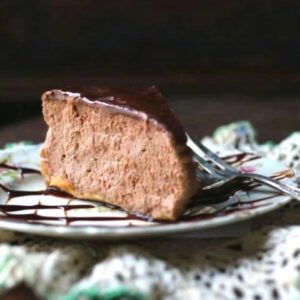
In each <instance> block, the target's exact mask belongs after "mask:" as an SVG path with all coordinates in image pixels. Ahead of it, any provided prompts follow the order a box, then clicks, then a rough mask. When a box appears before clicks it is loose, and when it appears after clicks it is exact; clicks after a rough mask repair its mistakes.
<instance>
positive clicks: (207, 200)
mask: <svg viewBox="0 0 300 300" xmlns="http://www.w3.org/2000/svg"><path fill="white" fill-rule="evenodd" d="M248 155H249V153H242V154H237V155H231V156H227V157H225V158H224V159H225V160H227V161H228V162H230V163H235V164H236V163H239V162H240V161H242V162H243V163H244V162H245V158H246V157H247V156H248ZM257 158H259V157H257V156H253V155H252V156H249V158H248V160H247V161H250V160H254V159H257ZM0 168H6V169H11V170H16V171H18V172H19V173H20V175H21V177H22V178H23V176H24V174H40V171H39V170H36V169H32V168H25V167H24V168H23V167H16V166H11V165H8V164H5V163H0ZM291 176H292V172H291V171H289V170H285V171H283V172H279V173H277V174H274V175H273V176H271V177H272V178H275V179H283V178H286V177H291ZM258 186H260V184H253V183H250V182H249V183H245V182H244V181H239V179H237V181H236V182H233V184H232V186H229V187H228V191H224V190H223V191H222V196H221V195H220V193H218V192H216V194H213V193H212V192H211V191H205V190H202V191H200V192H199V193H198V194H197V195H196V196H195V197H193V198H192V199H191V201H190V202H189V203H188V205H187V208H193V207H195V206H197V205H206V204H207V205H213V204H217V203H221V202H225V201H227V200H228V198H229V197H230V196H231V195H232V194H234V193H235V192H236V191H238V190H244V191H246V192H248V191H250V190H252V189H254V188H256V187H258ZM0 188H2V189H3V190H4V191H5V192H6V193H7V195H8V199H7V202H8V201H9V200H11V199H12V198H14V197H20V196H34V195H51V196H55V197H60V198H68V199H70V201H69V202H68V204H67V205H43V204H41V203H40V202H39V203H38V204H36V205H7V204H5V205H0V211H1V212H2V213H3V214H4V215H3V216H0V220H1V219H2V220H3V219H5V220H11V221H21V222H28V223H31V222H34V223H35V224H44V223H42V221H65V224H66V225H67V226H68V225H70V224H71V223H72V222H75V221H125V220H130V221H133V220H142V221H148V222H152V221H154V220H153V219H152V218H151V217H149V216H144V215H139V214H134V213H128V212H126V214H127V216H121V217H69V216H67V211H69V210H72V209H89V208H96V207H97V206H94V205H92V204H79V205H72V204H71V202H72V200H74V199H75V198H74V197H73V196H72V195H70V194H68V193H66V192H64V191H61V190H58V189H57V188H55V187H48V188H47V189H45V190H40V191H22V190H12V189H10V188H8V187H7V186H5V185H3V184H0ZM280 195H281V194H279V193H277V194H273V195H270V196H267V197H264V198H260V199H256V200H253V201H247V202H241V203H239V202H238V203H234V204H231V205H230V206H229V207H226V208H225V209H224V210H223V211H221V212H216V213H210V214H201V215H196V216H182V217H180V218H179V219H178V220H177V221H176V223H178V222H191V221H200V220H207V219H211V218H215V217H221V216H226V215H229V214H232V213H234V212H238V211H247V210H251V209H254V208H258V207H262V206H266V205H269V204H268V203H262V204H260V205H255V204H258V203H259V202H262V201H265V200H268V199H272V198H275V197H278V196H280ZM101 204H102V205H103V206H105V207H108V208H112V209H118V210H121V211H124V210H123V209H122V208H120V207H118V206H115V205H112V204H108V203H105V202H101ZM245 206H246V207H245ZM44 209H61V210H63V212H64V216H58V217H52V216H41V215H38V214H37V213H36V212H37V210H44ZM26 210H27V211H28V210H34V213H27V214H19V213H18V214H13V212H20V211H26ZM155 221H158V222H159V224H170V223H174V222H171V221H165V220H155ZM44 225H45V224H44ZM47 225H49V224H47ZM128 226H130V227H132V226H133V225H132V224H129V225H128Z"/></svg>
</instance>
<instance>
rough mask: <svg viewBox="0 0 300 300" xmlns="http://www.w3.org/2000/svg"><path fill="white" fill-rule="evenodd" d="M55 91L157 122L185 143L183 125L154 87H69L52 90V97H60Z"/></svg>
mask: <svg viewBox="0 0 300 300" xmlns="http://www.w3.org/2000/svg"><path fill="white" fill-rule="evenodd" d="M55 91H59V92H61V93H64V94H68V95H69V96H71V97H78V99H79V100H81V101H83V102H85V103H87V104H91V105H103V106H106V107H108V108H111V109H113V110H115V111H116V112H117V113H123V114H128V115H130V116H133V117H138V118H141V119H145V120H150V121H154V122H157V123H158V124H159V125H160V126H162V127H163V128H165V129H166V130H167V131H168V132H170V133H171V134H172V135H173V137H174V139H175V140H176V141H177V142H180V143H184V144H185V143H186V135H185V130H184V128H183V126H182V125H181V123H180V122H179V120H178V119H177V118H176V116H175V115H174V114H173V112H172V109H171V108H170V106H169V104H168V102H167V101H166V100H165V99H164V98H163V97H162V95H161V93H160V92H159V90H158V89H157V88H156V87H155V86H152V87H149V88H136V87H135V88H96V87H87V88H78V87H77V88H73V87H69V88H66V89H64V91H62V90H53V91H52V92H53V96H57V95H55V94H56V93H55ZM66 91H67V92H66ZM51 96H52V95H51Z"/></svg>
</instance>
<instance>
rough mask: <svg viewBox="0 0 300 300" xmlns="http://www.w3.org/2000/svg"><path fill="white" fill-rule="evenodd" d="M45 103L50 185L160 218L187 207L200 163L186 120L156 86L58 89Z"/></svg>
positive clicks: (44, 163) (44, 159)
mask: <svg viewBox="0 0 300 300" xmlns="http://www.w3.org/2000/svg"><path fill="white" fill-rule="evenodd" d="M42 102H43V114H44V119H45V121H46V123H47V124H48V126H49V130H48V133H47V136H46V141H45V144H44V147H43V149H42V151H41V170H42V174H43V176H44V178H45V181H46V184H47V185H49V186H55V187H57V188H59V189H61V190H64V191H66V192H68V193H70V194H72V195H73V196H75V197H78V198H81V199H87V200H96V201H97V200H98V201H103V202H107V203H110V204H114V205H117V206H120V207H122V208H124V209H125V210H126V211H128V212H131V213H138V214H143V215H148V216H151V217H153V218H155V219H170V220H174V219H176V218H177V217H178V216H179V215H180V214H182V213H183V211H184V207H185V204H186V202H187V201H188V200H189V198H190V197H191V196H192V195H193V194H194V193H195V191H196V189H197V186H198V185H197V180H196V166H195V163H194V162H193V158H192V153H191V151H190V149H189V148H187V146H186V136H185V131H184V129H183V127H182V125H181V124H180V122H179V121H178V120H177V118H176V117H175V116H174V114H173V112H172V111H171V109H170V107H169V105H168V104H167V102H166V101H165V100H164V99H163V98H162V96H161V94H160V93H159V91H158V90H157V89H156V88H155V87H151V88H148V89H100V88H90V89H85V90H80V91H79V90H76V89H71V90H70V91H61V90H52V91H47V92H45V93H44V94H43V95H42Z"/></svg>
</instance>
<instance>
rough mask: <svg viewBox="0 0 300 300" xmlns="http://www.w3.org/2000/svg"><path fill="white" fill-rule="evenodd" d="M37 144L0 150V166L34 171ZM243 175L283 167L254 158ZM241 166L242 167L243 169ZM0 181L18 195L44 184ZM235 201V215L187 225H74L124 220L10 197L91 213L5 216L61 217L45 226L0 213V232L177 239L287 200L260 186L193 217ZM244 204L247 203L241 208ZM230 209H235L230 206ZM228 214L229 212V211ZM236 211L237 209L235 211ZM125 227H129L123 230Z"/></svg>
mask: <svg viewBox="0 0 300 300" xmlns="http://www.w3.org/2000/svg"><path fill="white" fill-rule="evenodd" d="M40 147H41V145H33V146H20V147H17V148H12V149H7V150H0V162H3V161H5V162H6V163H7V164H10V165H16V166H26V167H33V168H38V162H39V150H40ZM242 166H243V168H244V170H247V169H249V170H250V171H251V170H255V172H256V173H259V174H263V175H268V176H270V175H273V174H274V173H277V172H280V171H283V170H284V169H285V167H284V166H283V165H282V164H280V163H279V162H277V161H274V160H270V159H266V158H259V159H256V160H252V161H251V162H246V163H244V164H242ZM245 166H246V168H245ZM0 172H1V173H0V182H1V183H2V184H5V185H8V186H9V187H10V188H12V189H18V190H43V189H45V185H44V182H43V178H42V177H41V176H40V175H38V174H27V175H25V176H24V178H23V179H22V178H21V176H20V174H18V172H16V171H7V169H0ZM284 181H285V182H290V179H284ZM262 198H264V199H265V200H261V201H259V202H256V203H254V204H249V201H253V200H257V199H262ZM6 200H7V194H6V193H5V192H3V191H0V204H2V205H3V204H5V203H6ZM237 200H239V201H240V203H241V204H240V206H239V210H237V211H235V210H234V211H233V212H231V213H221V214H217V215H216V214H213V215H212V216H211V217H201V218H202V219H200V220H199V219H198V220H197V219H195V220H189V221H180V222H176V223H168V224H161V223H157V222H156V223H154V222H147V221H143V220H122V221H98V220H97V221H95V220H85V221H74V222H71V223H69V224H67V222H66V219H65V216H66V215H67V217H68V218H69V217H80V218H82V217H84V218H93V217H105V216H112V217H115V216H126V214H125V213H124V212H122V211H120V210H117V209H109V208H106V207H104V206H102V205H101V204H99V203H95V202H90V201H82V200H72V202H71V204H70V203H69V199H66V198H58V197H54V196H46V195H38V196H23V197H15V198H13V199H11V200H10V201H9V202H8V205H36V204H39V203H40V204H43V205H67V204H68V203H69V204H70V205H80V204H91V205H93V206H94V208H88V209H87V208H84V209H71V210H68V211H63V210H62V209H58V208H57V209H46V210H45V209H37V210H23V211H15V212H10V213H11V214H16V215H17V214H28V213H30V214H36V215H38V216H47V217H62V219H61V220H58V221H57V220H55V221H53V220H47V221H41V220H40V221H38V222H36V221H30V222H28V221H23V220H15V219H6V218H3V216H4V214H3V213H0V216H2V218H0V228H2V229H8V230H14V231H19V232H25V233H32V234H39V235H44V236H54V237H61V238H80V239H97V238H98V239H111V240H119V239H121V238H138V237H151V236H161V235H167V234H179V233H185V232H195V231H203V230H205V229H208V228H217V227H220V226H224V225H227V224H231V223H236V222H239V221H242V220H246V219H250V218H253V217H256V216H258V215H261V214H265V213H267V212H269V211H272V210H275V209H277V208H279V207H281V206H283V205H285V204H286V203H288V202H289V201H290V200H291V198H290V197H287V196H281V195H277V193H276V194H275V193H274V192H273V191H271V190H270V189H268V188H266V187H259V188H256V189H253V190H251V191H249V192H243V191H239V192H237V193H236V194H235V195H234V196H233V197H231V198H230V199H229V200H228V201H227V202H226V203H222V204H218V205H212V206H210V207H204V206H202V207H200V208H199V209H197V214H199V213H200V215H201V214H203V213H205V216H207V213H209V212H211V211H214V210H217V211H219V210H221V209H222V208H224V207H225V206H227V205H228V203H234V202H237ZM247 202H248V204H247ZM235 208H236V207H235ZM229 209H231V208H229ZM240 209H242V210H240ZM129 225H130V226H129Z"/></svg>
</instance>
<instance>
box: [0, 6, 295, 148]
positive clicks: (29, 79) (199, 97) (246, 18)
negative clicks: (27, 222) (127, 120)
mask: <svg viewBox="0 0 300 300" xmlns="http://www.w3.org/2000/svg"><path fill="white" fill-rule="evenodd" d="M299 8H300V6H299V1H297V0H294V1H292V0H278V1H271V0H258V1H256V0H240V1H235V0H228V1H217V0H210V1H203V0H201V1H194V0H191V1H176V0H168V1H163V0H162V1H140V0H127V1H125V0H124V1H100V0H99V1H91V0H85V1H82V0H80V1H79V0H72V1H67V0H65V1H63V0H52V1H47V0H44V1H37V0H36V1H33V0H28V1H19V0H1V1H0V41H1V44H0V45H1V47H0V66H1V68H0V104H1V106H0V112H1V113H0V126H2V128H1V127H0V130H1V129H2V134H0V135H1V136H2V141H3V139H5V140H11V139H14V138H18V139H20V138H21V136H20V134H19V133H18V134H16V135H13V136H11V134H12V133H11V132H17V130H19V131H20V132H21V133H22V134H23V135H22V137H23V136H24V138H31V136H32V138H31V139H33V140H34V141H35V140H40V139H41V138H42V136H43V135H44V130H45V127H43V125H42V122H41V120H40V118H39V117H38V118H34V117H35V116H40V113H41V108H40V95H41V93H42V92H43V91H44V90H46V89H49V88H55V87H63V86H65V85H77V84H78V85H79V84H80V85H105V86H112V85H117V86H126V85H131V86H132V85H141V86H147V85H152V84H155V85H157V86H158V87H159V88H160V89H161V90H162V92H163V94H164V95H165V96H166V98H167V99H168V100H169V101H170V103H171V106H172V107H173V109H174V110H175V111H176V112H177V114H178V115H179V117H180V118H181V119H182V121H183V123H184V125H185V126H186V127H187V128H188V130H191V131H194V133H196V134H198V135H204V134H209V133H211V131H212V130H213V129H214V128H215V127H216V126H218V125H221V124H222V123H228V122H231V121H235V120H239V119H248V120H250V121H251V122H253V123H254V125H255V126H256V127H257V128H258V130H259V132H260V133H261V139H262V140H265V139H273V140H280V139H282V138H284V137H285V136H286V135H287V134H289V133H290V132H291V131H294V130H297V129H299V114H300V109H299ZM266 118H267V119H266ZM20 122H23V123H20ZM30 122H31V123H30ZM13 123H16V124H17V125H15V126H19V127H15V128H16V129H15V131H9V132H7V131H6V129H7V128H8V126H12V124H13ZM18 124H19V125H18ZM22 124H24V125H22ZM22 127H23V132H22V130H21V128H22ZM9 135H10V136H9ZM0 143H1V139H0Z"/></svg>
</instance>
